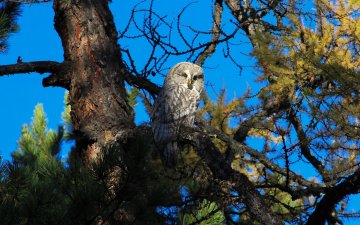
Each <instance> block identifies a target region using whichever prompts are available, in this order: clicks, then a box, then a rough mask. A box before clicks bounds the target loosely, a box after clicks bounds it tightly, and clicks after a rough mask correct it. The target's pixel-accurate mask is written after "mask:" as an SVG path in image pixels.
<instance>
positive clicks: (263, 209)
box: [181, 129, 283, 225]
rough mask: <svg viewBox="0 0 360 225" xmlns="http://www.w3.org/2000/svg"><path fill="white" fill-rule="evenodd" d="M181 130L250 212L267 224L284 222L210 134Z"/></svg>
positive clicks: (194, 130)
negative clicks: (227, 158) (231, 186)
mask: <svg viewBox="0 0 360 225" xmlns="http://www.w3.org/2000/svg"><path fill="white" fill-rule="evenodd" d="M184 131H185V132H181V134H182V135H184V136H183V138H184V139H186V141H190V144H191V145H194V146H195V147H196V151H197V153H198V154H199V156H200V157H201V158H202V159H203V160H204V161H205V162H206V164H207V165H208V166H209V168H210V170H211V171H212V173H213V174H214V176H215V177H217V178H218V179H221V180H226V181H229V182H231V184H232V185H233V188H234V189H235V190H236V191H237V192H238V194H239V195H240V196H241V197H242V199H243V200H244V203H245V204H246V206H247V207H248V208H249V210H250V212H251V213H252V214H253V215H254V216H255V217H256V218H257V219H258V220H259V221H260V222H261V223H262V224H267V225H273V224H274V225H275V224H277V225H279V224H283V223H282V222H281V220H280V219H279V218H278V217H277V216H275V215H273V213H272V212H271V209H270V207H269V206H268V205H267V203H266V202H265V201H264V199H263V197H262V196H261V195H260V193H259V192H258V191H257V190H256V188H255V186H254V185H253V184H252V183H251V182H250V180H249V179H248V178H247V177H246V176H245V175H244V174H242V173H239V172H237V171H234V170H233V169H232V168H231V166H230V165H229V164H228V163H226V160H225V158H224V156H223V155H222V154H221V153H220V152H219V151H218V150H217V148H216V147H215V145H214V144H213V142H212V140H211V138H210V137H209V136H208V134H206V133H204V132H202V131H200V130H196V129H191V130H187V131H186V129H184Z"/></svg>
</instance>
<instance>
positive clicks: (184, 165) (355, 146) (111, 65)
mask: <svg viewBox="0 0 360 225" xmlns="http://www.w3.org/2000/svg"><path fill="white" fill-rule="evenodd" d="M40 2H45V1H25V0H16V1H15V0H8V1H5V0H4V1H0V3H1V8H0V11H1V12H0V13H1V17H0V35H1V36H0V47H1V49H4V50H5V46H6V45H5V43H6V39H7V37H8V34H9V33H10V32H14V31H16V22H15V21H16V17H17V16H18V15H19V14H20V11H19V9H20V5H21V3H39V4H41V3H40ZM109 4H110V3H109V2H108V1H107V0H54V1H53V10H54V12H55V17H54V26H55V29H56V31H57V33H58V35H59V37H60V38H61V43H62V47H63V51H64V61H63V62H54V61H35V62H22V61H21V60H19V61H18V63H17V64H13V65H1V66H0V76H2V75H12V74H19V73H29V72H38V73H47V74H50V75H48V76H47V77H46V78H44V79H43V86H44V87H49V86H56V87H62V88H65V89H66V90H68V94H67V95H66V96H65V102H66V105H67V107H66V110H65V111H64V113H63V118H64V125H62V126H60V127H59V129H58V131H52V130H50V131H49V130H48V129H47V126H46V117H45V114H44V111H43V109H42V107H41V105H39V106H37V107H36V108H35V111H34V117H33V121H32V123H31V124H30V125H25V126H24V127H23V129H22V136H21V138H20V139H19V141H18V146H19V148H18V150H16V151H15V152H14V153H13V155H12V157H13V161H12V162H3V163H2V164H1V170H0V172H1V186H0V199H1V207H0V220H2V221H1V224H184V225H185V224H269V225H273V224H274V225H275V224H276V225H278V224H307V225H320V224H326V223H327V224H342V223H343V222H342V220H343V218H348V217H358V216H359V212H350V211H349V210H348V208H347V202H348V199H349V196H350V195H352V194H357V193H358V192H359V191H360V168H359V144H360V143H359V141H360V131H359V129H360V128H359V113H360V101H359V90H360V69H359V66H360V56H359V52H360V2H359V1H357V0H333V1H327V0H314V1H310V2H309V3H307V4H305V3H302V2H301V1H296V0H288V1H286V0H269V1H262V0H256V1H247V0H242V1H236V0H213V1H212V2H211V3H210V2H209V3H208V4H212V10H213V11H212V15H213V17H212V21H213V22H212V24H209V28H210V30H211V31H210V32H209V31H204V30H198V29H195V28H194V27H192V26H191V24H190V25H183V24H182V22H181V19H182V16H183V14H184V13H185V12H186V10H187V9H188V8H189V7H196V6H194V5H191V3H189V4H188V5H187V6H186V7H185V8H183V9H180V10H179V14H178V16H177V18H176V20H175V21H171V19H169V20H168V18H167V17H166V15H161V14H159V13H158V12H156V10H155V9H154V5H155V4H156V1H151V0H149V1H145V2H140V3H134V8H133V10H132V11H131V14H130V18H123V20H126V21H128V22H127V23H126V26H125V27H124V28H123V29H122V30H121V31H118V30H117V28H116V26H115V23H114V18H113V15H112V12H111V11H110V9H109ZM163 7H166V6H163ZM199 10H200V9H199ZM224 24H228V26H227V27H226V26H225V25H224ZM229 24H230V27H231V29H232V30H231V29H230V31H229ZM186 30H187V31H186ZM186 32H188V33H186ZM189 34H191V35H189ZM126 39H131V40H135V39H136V40H138V41H144V42H146V43H148V44H149V45H150V46H151V47H150V49H151V51H150V53H149V56H146V59H148V60H145V64H144V66H143V68H142V69H141V70H140V69H138V68H137V67H136V66H135V64H136V63H135V61H134V57H133V56H132V55H131V51H130V50H129V48H125V47H122V42H123V41H125V40H126ZM174 39H176V41H174ZM244 39H245V40H246V42H244ZM180 42H182V44H179V43H180ZM239 43H240V44H239ZM241 45H247V47H250V48H251V49H252V50H251V54H250V55H249V56H248V57H249V61H250V60H255V61H256V65H255V67H256V82H258V84H257V85H258V86H259V87H260V88H259V91H253V90H252V89H253V88H249V90H248V91H247V92H246V93H245V94H243V95H242V96H240V97H237V98H234V99H231V100H228V99H227V95H226V88H225V89H224V90H222V91H220V93H219V95H218V96H217V98H216V99H214V98H211V97H209V96H208V94H207V93H206V91H205V92H204V93H203V96H202V104H201V106H200V108H199V110H198V111H197V116H196V126H195V127H182V128H181V132H179V137H178V140H177V141H178V143H179V144H180V145H181V146H182V147H181V149H182V151H181V153H180V154H181V157H180V159H179V163H178V164H177V166H176V168H172V169H170V168H164V166H163V165H162V164H161V160H160V157H159V151H158V149H157V146H156V145H155V144H154V141H153V137H152V132H151V127H150V125H149V124H141V125H136V124H135V122H134V105H136V103H137V101H139V100H141V101H142V103H143V104H144V105H145V106H146V109H147V111H148V112H150V111H151V107H152V103H153V101H154V99H155V98H156V96H157V94H158V93H159V90H160V89H161V87H159V86H157V85H156V84H154V83H153V82H152V81H151V80H152V76H160V75H162V74H164V73H166V72H167V70H168V69H167V68H166V65H167V62H168V60H169V59H172V60H176V59H177V58H181V59H183V58H184V57H185V58H186V59H187V61H191V62H194V63H196V64H198V65H200V66H203V67H204V70H205V74H206V70H207V63H206V62H207V59H209V58H210V57H211V56H212V55H213V54H218V53H219V52H221V51H222V57H223V60H224V62H225V61H227V62H231V63H233V64H234V65H236V68H237V69H238V70H239V71H241V70H242V68H243V66H245V65H246V63H244V62H239V60H238V59H237V56H238V54H236V53H234V52H240V51H241V49H240V47H239V46H241ZM135 48H136V47H135ZM144 57H145V56H144ZM208 66H211V65H208ZM215 69H216V68H215ZM164 71H165V72H164ZM205 79H206V76H205ZM244 82H247V80H246V79H245V78H244ZM126 83H127V85H128V86H125V84H126ZM2 129H3V128H2ZM250 138H251V139H253V140H254V139H256V140H261V143H263V146H260V147H259V145H257V146H258V147H257V148H255V147H252V145H251V141H250ZM66 139H70V140H74V141H75V146H74V147H73V148H72V149H71V152H70V154H69V157H68V161H67V162H66V163H64V162H62V161H61V160H60V159H59V155H58V154H59V150H60V148H61V143H62V141H64V140H66ZM299 167H308V168H312V169H314V170H315V171H316V175H317V177H316V178H314V177H310V178H308V177H305V176H304V174H303V173H302V172H301V170H299V169H298V168H299Z"/></svg>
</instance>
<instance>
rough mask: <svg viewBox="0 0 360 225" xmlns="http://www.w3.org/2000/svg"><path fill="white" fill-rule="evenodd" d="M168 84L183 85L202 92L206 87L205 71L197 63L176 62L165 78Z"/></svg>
mask: <svg viewBox="0 0 360 225" xmlns="http://www.w3.org/2000/svg"><path fill="white" fill-rule="evenodd" d="M165 84H166V85H181V86H184V87H186V88H188V89H190V90H196V91H198V92H201V91H202V89H203V87H204V72H203V70H202V68H201V67H200V66H198V65H196V64H193V63H189V62H181V63H178V64H176V65H175V66H174V67H173V68H172V69H171V70H170V72H169V73H168V74H167V76H166V79H165Z"/></svg>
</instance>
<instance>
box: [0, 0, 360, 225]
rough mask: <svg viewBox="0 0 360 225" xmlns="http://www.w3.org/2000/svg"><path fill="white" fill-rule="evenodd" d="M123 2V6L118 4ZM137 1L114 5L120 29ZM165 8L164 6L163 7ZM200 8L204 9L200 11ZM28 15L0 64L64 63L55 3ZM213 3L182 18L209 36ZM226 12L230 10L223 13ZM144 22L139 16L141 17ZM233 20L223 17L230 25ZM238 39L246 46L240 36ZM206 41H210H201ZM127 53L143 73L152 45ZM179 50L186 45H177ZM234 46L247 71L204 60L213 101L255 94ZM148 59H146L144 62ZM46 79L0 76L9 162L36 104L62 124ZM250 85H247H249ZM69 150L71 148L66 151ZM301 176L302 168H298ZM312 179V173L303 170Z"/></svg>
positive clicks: (127, 43) (142, 116)
mask: <svg viewBox="0 0 360 225" xmlns="http://www.w3.org/2000/svg"><path fill="white" fill-rule="evenodd" d="M119 2H121V5H120V3H119ZM132 2H133V1H117V0H115V1H114V3H113V4H112V5H111V8H112V11H113V13H114V19H115V22H116V25H117V28H118V29H119V30H121V29H122V28H124V26H125V24H126V23H127V19H128V18H129V16H130V11H131V9H132V7H133V3H132ZM155 3H156V4H155V6H154V7H155V11H157V12H158V13H159V14H160V15H169V16H168V18H169V20H171V18H176V16H177V13H178V12H179V10H180V9H182V7H183V6H185V3H184V2H183V1H172V4H171V5H168V4H167V3H168V1H165V0H158V1H155ZM164 4H166V7H163V5H164ZM198 9H202V10H200V12H199V10H198ZM23 10H24V12H23V13H22V16H21V17H20V18H19V21H18V22H19V25H20V31H19V32H18V33H15V34H13V35H12V36H11V37H10V39H9V50H8V52H6V53H5V54H0V64H2V65H6V64H13V63H16V60H17V57H18V56H21V57H22V58H23V61H24V62H29V61H36V60H54V61H59V62H61V61H62V59H63V52H62V47H61V42H60V39H59V37H58V36H57V33H56V31H55V30H54V28H53V16H54V13H53V11H52V4H51V3H44V4H35V5H25V6H24V7H23ZM211 10H212V9H211V4H209V2H208V1H207V0H200V1H198V2H196V3H194V4H193V5H192V6H191V7H189V8H188V10H187V11H186V12H185V13H184V15H183V19H184V20H183V21H184V23H185V24H187V25H190V24H191V25H192V26H193V27H194V28H197V29H200V30H203V31H210V29H211V23H210V22H211V20H212V18H211ZM225 10H226V9H225ZM139 17H140V18H141V15H139ZM228 19H229V18H224V20H225V21H226V20H228ZM224 26H225V30H226V31H228V32H229V33H230V32H231V31H232V29H233V26H232V24H231V23H230V22H225V23H224ZM237 40H243V41H246V39H245V38H242V37H241V36H239V38H238V39H237ZM203 41H206V40H203ZM120 44H121V46H122V47H123V48H128V49H129V50H130V51H131V53H132V56H133V57H134V59H135V62H136V66H137V67H138V68H142V66H143V65H144V64H145V63H146V59H147V58H146V56H147V54H148V51H149V46H148V45H147V44H146V43H145V42H144V41H138V40H131V39H130V40H126V39H124V40H121V42H120ZM178 44H179V45H181V44H182V43H181V42H179V43H178ZM234 44H236V46H235V47H236V48H237V49H236V50H234V51H233V54H234V56H236V57H237V58H238V59H239V63H240V64H241V65H242V66H243V71H242V72H241V74H240V71H239V70H238V69H237V68H236V67H235V66H234V64H232V63H231V62H230V61H229V60H223V57H224V56H223V54H222V50H221V49H220V51H217V53H216V54H215V55H214V56H213V57H211V58H209V59H208V60H207V61H206V67H205V68H204V71H205V80H207V81H208V82H210V83H211V84H212V85H213V86H212V87H207V91H208V93H209V95H210V96H211V97H214V96H216V94H217V93H218V92H219V90H220V89H221V88H224V87H226V88H227V96H228V98H229V99H231V98H233V97H236V96H241V95H242V94H243V93H244V92H245V91H246V89H247V88H248V87H249V86H251V87H252V88H253V90H256V88H259V86H257V85H254V84H255V83H254V82H253V81H252V80H253V79H254V78H255V74H256V73H257V71H256V70H254V68H253V66H254V63H255V62H254V60H252V59H251V58H250V57H248V56H246V55H247V54H248V53H249V52H250V49H249V47H248V45H246V44H243V43H242V42H239V43H234ZM144 56H145V57H144ZM184 60H185V58H184V57H172V58H170V60H169V61H168V63H167V66H168V67H171V66H172V65H174V64H175V63H177V62H180V61H184ZM45 76H46V74H44V75H39V74H37V73H31V74H18V75H12V76H3V77H0V99H1V102H2V106H3V107H2V108H3V110H1V111H0V124H1V125H2V127H1V130H0V155H2V156H3V157H4V158H5V159H10V153H11V152H12V151H14V150H16V148H17V144H16V141H17V139H18V138H19V137H20V134H21V127H22V125H23V124H24V123H29V122H30V121H31V117H32V115H33V110H34V107H35V105H36V104H37V103H42V104H43V106H44V109H45V112H46V114H47V117H48V122H49V127H50V128H52V129H56V128H57V126H58V125H59V124H61V122H62V121H61V112H62V111H63V109H64V104H63V98H64V92H65V90H64V89H62V88H51V87H48V88H43V87H42V84H41V82H42V79H43V78H44V77H45ZM162 80H163V78H162V77H161V76H159V77H157V78H154V82H156V83H158V84H161V83H162ZM245 80H246V81H245ZM143 121H145V122H146V121H148V117H147V115H146V113H145V111H144V109H143V107H142V106H141V105H140V104H139V105H138V106H137V108H136V122H137V123H141V122H143ZM67 147H68V146H67ZM294 170H295V172H299V170H300V168H294ZM303 172H308V173H309V174H311V173H312V172H311V171H303ZM358 204H360V200H359V197H356V198H352V204H351V208H353V209H354V210H359V208H360V207H358V206H357V205H358ZM345 223H346V224H357V223H356V222H350V221H345Z"/></svg>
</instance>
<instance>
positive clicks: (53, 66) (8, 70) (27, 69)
mask: <svg viewBox="0 0 360 225" xmlns="http://www.w3.org/2000/svg"><path fill="white" fill-rule="evenodd" d="M62 66H63V63H59V62H54V61H35V62H27V63H22V62H21V63H17V64H11V65H4V66H0V76H4V75H11V74H18V73H31V72H37V73H40V74H43V73H55V72H58V71H59V70H60V69H62Z"/></svg>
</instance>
